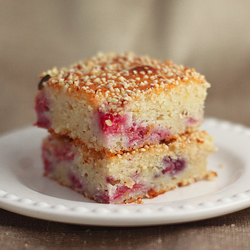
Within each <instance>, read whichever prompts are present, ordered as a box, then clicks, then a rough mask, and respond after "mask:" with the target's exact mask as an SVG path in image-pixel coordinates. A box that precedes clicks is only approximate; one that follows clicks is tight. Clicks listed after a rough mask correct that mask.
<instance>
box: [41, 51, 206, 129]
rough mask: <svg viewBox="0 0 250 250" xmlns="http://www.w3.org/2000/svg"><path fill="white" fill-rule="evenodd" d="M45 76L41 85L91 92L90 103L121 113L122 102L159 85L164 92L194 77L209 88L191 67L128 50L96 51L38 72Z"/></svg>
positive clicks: (156, 88)
mask: <svg viewBox="0 0 250 250" xmlns="http://www.w3.org/2000/svg"><path fill="white" fill-rule="evenodd" d="M46 75H49V76H50V78H51V79H50V80H49V81H46V82H45V83H43V88H44V87H47V86H53V87H58V88H61V89H64V90H65V91H66V92H67V91H68V92H71V93H76V91H78V92H77V93H78V94H79V95H81V94H82V93H86V94H88V95H90V96H89V97H88V98H89V100H90V103H92V102H100V104H101V103H103V102H104V103H105V105H106V106H105V108H106V107H107V104H108V105H109V106H110V109H111V107H112V110H114V113H115V112H116V113H119V112H122V111H123V110H124V105H126V104H127V103H128V102H130V101H132V100H133V99H134V98H137V97H139V96H140V95H143V94H145V93H150V95H151V94H155V93H156V92H155V91H159V87H160V89H162V91H164V90H165V91H167V90H171V89H172V88H174V87H176V86H177V85H180V84H186V85H189V83H191V82H192V81H193V82H194V80H195V81H196V80H198V81H199V82H200V83H202V84H205V86H206V87H209V84H208V83H206V80H205V78H204V76H202V75H200V74H198V73H197V72H195V70H194V69H190V68H184V67H183V66H182V65H180V66H178V65H176V64H174V63H173V62H171V61H166V62H162V61H160V60H155V59H151V58H150V57H148V56H138V55H136V54H133V53H131V52H127V53H121V54H116V53H107V54H104V53H98V54H97V55H96V56H94V57H92V58H90V59H87V60H85V61H81V62H78V63H76V64H74V65H71V66H70V67H69V68H61V69H57V68H53V69H52V70H48V71H47V72H44V73H43V74H42V75H41V79H42V78H43V77H45V76H46ZM40 89H42V87H41V88H40ZM103 108H104V107H103ZM108 123H109V122H108ZM109 124H110V123H109ZM107 125H108V124H107Z"/></svg>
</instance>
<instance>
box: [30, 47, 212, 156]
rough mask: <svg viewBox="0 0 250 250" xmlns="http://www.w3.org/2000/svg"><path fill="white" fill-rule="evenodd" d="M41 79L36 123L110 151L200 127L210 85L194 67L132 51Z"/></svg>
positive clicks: (100, 57)
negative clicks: (186, 66) (138, 54)
mask: <svg viewBox="0 0 250 250" xmlns="http://www.w3.org/2000/svg"><path fill="white" fill-rule="evenodd" d="M41 78H42V79H41V81H40V83H39V92H38V94H37V96H36V107H35V109H36V112H37V123H36V125H37V126H39V127H43V128H46V129H48V130H49V131H50V132H51V133H55V134H58V135H66V136H69V137H70V138H72V139H74V140H75V141H77V142H78V143H83V144H86V145H87V146H88V147H89V148H93V149H95V150H97V151H99V150H104V151H110V152H120V151H128V150H131V149H133V148H138V147H142V146H143V145H145V144H157V143H159V142H160V141H163V140H165V141H168V140H169V139H170V138H171V137H172V136H174V135H176V134H181V133H184V132H185V131H192V130H195V129H197V128H198V127H199V126H200V125H201V123H202V121H203V108H204V101H205V98H206V94H207V88H208V87H209V86H210V85H209V84H208V83H207V82H206V80H205V78H204V76H202V75H200V74H199V73H197V72H195V70H194V69H190V68H184V67H183V66H182V65H180V66H179V65H176V64H174V63H173V62H171V61H166V62H162V61H159V60H155V59H151V58H149V57H147V56H137V55H135V54H133V53H130V52H128V53H122V54H116V53H108V54H98V55H96V56H95V57H92V58H90V59H88V60H86V61H83V62H79V63H76V64H74V65H72V66H70V67H69V68H67V69H66V68H62V69H60V70H58V69H57V68H54V69H52V70H49V71H47V72H45V73H43V74H42V76H41Z"/></svg>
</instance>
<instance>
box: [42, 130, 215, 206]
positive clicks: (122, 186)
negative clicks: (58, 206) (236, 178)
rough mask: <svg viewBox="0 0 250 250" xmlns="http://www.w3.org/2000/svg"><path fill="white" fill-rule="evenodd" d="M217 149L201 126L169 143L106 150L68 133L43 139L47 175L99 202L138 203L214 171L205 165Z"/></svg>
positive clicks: (209, 175)
mask: <svg viewBox="0 0 250 250" xmlns="http://www.w3.org/2000/svg"><path fill="white" fill-rule="evenodd" d="M214 151H215V146H214V143H213V138H212V137H211V136H209V135H208V134H207V133H206V132H205V131H197V132H193V133H186V134H183V135H181V136H179V137H176V138H174V139H173V140H171V141H170V142H169V143H167V144H165V143H162V144H158V145H153V146H144V147H143V148H140V149H138V150H136V151H132V152H126V153H123V154H116V155H114V154H108V153H104V152H97V151H94V150H92V149H88V148H87V147H85V146H83V145H76V144H74V141H72V140H70V139H68V138H66V137H57V136H52V135H49V136H48V137H46V138H45V139H44V141H43V146H42V156H43V162H44V169H45V171H44V174H45V176H47V177H49V178H52V179H54V180H56V181H58V182H59V183H60V184H62V185H64V186H68V187H70V188H72V189H73V190H75V191H77V192H79V193H82V194H83V195H84V196H86V197H88V198H90V199H94V200H95V201H97V202H100V203H111V204H120V203H129V202H136V201H137V202H140V201H141V199H142V198H146V197H148V198H153V197H155V196H157V195H159V194H162V193H165V192H166V191H168V190H171V189H173V188H176V187H178V186H184V185H188V184H190V183H193V182H195V181H197V180H200V179H211V178H213V177H215V176H216V173H214V172H212V171H208V170H207V169H206V165H207V157H208V156H209V155H210V154H212V153H213V152H214Z"/></svg>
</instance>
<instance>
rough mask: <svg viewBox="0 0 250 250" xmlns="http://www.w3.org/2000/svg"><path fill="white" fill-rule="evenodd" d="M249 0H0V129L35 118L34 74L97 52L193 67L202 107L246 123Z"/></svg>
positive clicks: (249, 103)
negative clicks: (205, 89)
mask: <svg viewBox="0 0 250 250" xmlns="http://www.w3.org/2000/svg"><path fill="white" fill-rule="evenodd" d="M249 13H250V1H247V0H240V1H233V0H219V1H215V0H210V1H199V0H185V1H184V0H179V1H174V0H168V1H156V0H155V1H153V0H127V1H122V0H106V1H101V0H99V1H98V0H95V1H93V0H85V1H76V0H73V1H72V0H71V1H69V0H68V1H67V0H64V1H63V0H62V1H55V0H54V1H51V0H43V1H38V0H37V1H33V0H23V1H16V0H8V1H7V0H5V1H4V0H0V133H4V132H7V131H11V130H13V129H17V128H20V127H25V126H29V125H31V124H33V123H34V122H35V113H34V110H33V105H34V96H35V93H36V91H37V84H38V82H39V78H38V75H39V74H41V73H42V72H44V71H46V70H48V69H50V68H52V67H54V66H57V67H59V68H60V67H63V66H68V65H70V64H72V63H74V62H76V61H79V60H82V59H85V58H88V57H90V56H93V55H95V54H96V53H97V52H99V51H102V52H108V51H115V52H123V51H134V52H135V53H138V54H142V55H145V54H147V55H149V56H151V57H155V58H157V59H162V60H167V59H171V60H173V61H174V62H175V63H177V64H183V65H184V66H187V67H194V68H195V69H196V70H197V71H198V72H200V73H201V74H203V75H205V76H206V79H207V81H208V82H210V83H211V85H212V87H211V89H210V90H209V95H208V98H207V101H206V110H205V114H206V116H209V117H211V116H212V117H216V118H219V119H226V120H229V121H233V122H236V123H242V124H244V125H247V126H250V118H249V113H250V111H249V110H250V98H249V91H250V80H249V79H250V15H249Z"/></svg>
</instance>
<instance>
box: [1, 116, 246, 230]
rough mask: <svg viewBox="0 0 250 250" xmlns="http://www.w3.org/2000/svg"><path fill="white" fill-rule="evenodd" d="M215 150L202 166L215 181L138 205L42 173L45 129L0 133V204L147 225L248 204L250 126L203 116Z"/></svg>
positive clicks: (70, 218) (33, 212)
mask: <svg viewBox="0 0 250 250" xmlns="http://www.w3.org/2000/svg"><path fill="white" fill-rule="evenodd" d="M202 129H205V130H207V131H208V133H210V134H211V135H213V136H214V138H215V144H216V146H217V147H218V149H219V150H218V151H217V152H216V153H215V154H214V155H213V156H211V157H210V158H209V162H208V168H209V169H210V170H213V171H216V172H217V174H218V177H217V178H216V180H215V181H199V182H197V183H194V184H192V185H190V186H186V187H181V188H177V189H175V190H172V191H169V192H167V193H165V194H163V195H159V196H158V197H156V198H154V199H144V200H143V204H128V205H109V204H98V203H96V202H94V201H92V200H89V199H87V198H84V197H83V196H82V195H80V194H78V193H76V192H74V191H72V190H70V189H69V188H66V187H63V186H60V185H59V184H57V183H56V182H55V181H52V180H50V179H48V178H45V177H43V166H42V160H41V150H40V147H41V141H42V138H43V137H45V136H46V133H47V132H46V131H45V130H42V129H38V128H36V127H29V128H26V129H22V130H19V131H15V132H13V133H10V134H7V135H3V136H2V137H0V208H3V209H5V210H8V211H12V212H15V213H18V214H22V215H26V216H31V217H35V218H40V219H45V220H52V221H58V222H66V223H75V224H82V225H98V226H149V225H161V224H172V223H181V222H190V221H196V220H201V219H207V218H212V217H216V216H220V215H225V214H228V213H232V212H235V211H239V210H241V209H244V208H247V207H249V206H250V181H249V180H250V153H249V149H250V129H249V128H246V127H243V126H241V125H235V124H232V123H229V122H226V121H219V120H216V119H206V120H205V122H204V124H203V125H202Z"/></svg>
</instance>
